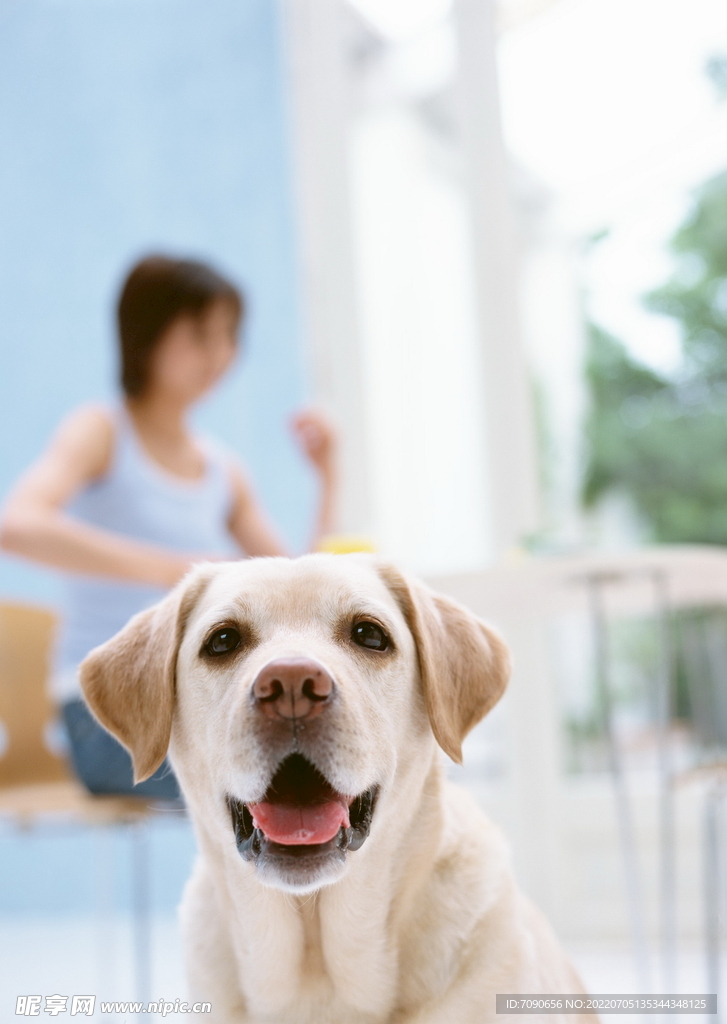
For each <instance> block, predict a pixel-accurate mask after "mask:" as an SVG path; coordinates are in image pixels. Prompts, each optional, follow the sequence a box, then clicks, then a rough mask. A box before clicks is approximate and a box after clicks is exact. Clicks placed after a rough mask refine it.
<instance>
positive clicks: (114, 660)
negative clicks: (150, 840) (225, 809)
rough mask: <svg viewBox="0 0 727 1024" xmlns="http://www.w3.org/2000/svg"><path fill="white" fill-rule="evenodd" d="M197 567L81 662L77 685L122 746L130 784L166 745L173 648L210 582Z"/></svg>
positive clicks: (155, 763)
mask: <svg viewBox="0 0 727 1024" xmlns="http://www.w3.org/2000/svg"><path fill="white" fill-rule="evenodd" d="M210 575H211V570H210V567H209V566H200V567H199V568H198V569H196V570H193V571H192V572H191V573H190V574H189V575H188V576H186V577H185V578H184V579H183V580H182V582H181V583H179V584H178V585H177V586H176V587H175V588H174V590H173V591H172V592H171V593H170V594H169V595H168V596H167V597H165V598H164V600H163V601H160V602H159V604H156V605H154V607H153V608H149V609H148V610H147V611H143V612H140V613H139V614H138V615H135V616H134V617H133V618H132V619H130V620H129V622H128V623H127V624H126V626H124V628H123V629H122V630H121V632H119V633H117V634H116V636H114V637H112V638H111V639H110V640H108V641H107V642H106V643H105V644H101V646H100V647H95V648H94V649H93V650H92V651H91V653H90V654H89V655H88V656H87V657H86V658H85V660H84V661H83V662H82V664H81V668H80V676H81V687H82V689H83V693H84V695H85V697H86V701H87V702H88V705H89V707H90V708H91V711H93V713H94V715H95V716H96V718H97V719H98V720H99V722H100V723H101V725H103V726H104V727H105V728H106V729H108V731H109V732H110V733H112V734H113V735H114V736H115V737H116V739H117V740H119V742H120V743H123V745H124V746H125V747H126V749H127V750H128V751H129V753H130V754H131V756H132V759H133V762H134V782H135V783H137V782H143V781H144V779H148V778H149V776H150V775H153V773H154V772H155V771H156V770H157V768H158V767H159V765H160V764H161V763H162V761H163V760H164V758H165V756H166V753H167V748H168V746H169V736H170V733H171V729H172V716H173V713H174V691H175V679H176V666H177V652H178V651H179V645H180V643H181V641H182V636H183V634H184V628H185V625H186V621H187V618H188V617H189V614H190V612H191V611H192V608H193V607H194V605H195V604H196V602H197V600H198V599H199V597H200V595H201V594H202V592H203V591H204V589H205V587H206V586H207V584H208V582H209V580H210Z"/></svg>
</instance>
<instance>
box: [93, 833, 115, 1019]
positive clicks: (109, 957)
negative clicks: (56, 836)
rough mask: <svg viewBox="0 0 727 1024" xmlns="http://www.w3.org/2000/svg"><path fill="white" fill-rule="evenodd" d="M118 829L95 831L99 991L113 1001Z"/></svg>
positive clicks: (95, 894)
mask: <svg viewBox="0 0 727 1024" xmlns="http://www.w3.org/2000/svg"><path fill="white" fill-rule="evenodd" d="M114 834H115V830H114V829H113V828H111V827H108V826H103V825H99V826H98V827H96V828H95V829H94V830H93V851H94V888H95V893H94V917H95V926H96V927H95V931H96V950H95V952H96V989H97V991H98V993H99V997H100V998H101V999H107V1000H108V999H112V998H113V995H114V987H115V977H114V974H115V965H116V948H115V947H116V942H115V939H116V934H115V929H114V921H113V912H114V870H113V854H114V845H113V839H114Z"/></svg>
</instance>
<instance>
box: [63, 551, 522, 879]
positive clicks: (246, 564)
mask: <svg viewBox="0 0 727 1024" xmlns="http://www.w3.org/2000/svg"><path fill="white" fill-rule="evenodd" d="M508 670H509V661H508V656H507V652H506V649H505V647H504V645H503V643H502V641H501V640H500V639H499V637H498V636H497V635H496V634H495V633H493V632H492V631H491V630H490V629H489V628H488V627H487V626H485V625H484V623H482V622H480V621H479V620H478V619H476V618H475V617H474V616H473V615H472V614H471V613H470V612H468V611H466V610H465V609H464V608H461V607H460V606H459V605H457V604H455V603H454V602H453V601H450V600H449V599H448V598H444V597H441V596H439V595H437V594H434V593H433V592H432V591H430V590H428V589H427V588H425V587H424V586H423V585H422V584H420V583H417V582H414V581H410V580H407V579H406V578H405V577H404V576H402V575H401V574H400V573H399V572H398V571H397V570H396V569H394V568H393V567H392V566H390V565H387V564H384V563H382V562H380V561H379V560H378V559H376V558H372V557H371V556H360V555H345V556H342V555H308V556H305V557H303V558H300V559H297V560H288V559H284V558H270V559H252V560H249V561H242V562H233V563H224V564H215V565H201V566H199V567H197V568H196V569H194V570H193V571H192V572H191V573H190V574H189V575H188V576H187V578H186V579H185V580H183V581H182V582H181V583H180V584H179V585H178V586H177V587H176V589H175V590H174V591H172V593H171V594H170V595H169V596H168V597H167V598H166V599H165V600H164V601H162V602H161V603H160V604H158V605H156V606H155V607H154V608H151V609H150V610H149V611H146V612H142V613H141V614H139V615H137V616H135V617H134V618H133V619H132V620H131V621H130V622H129V624H128V625H127V626H126V627H125V628H124V629H123V630H122V631H121V632H120V633H119V634H117V636H115V637H114V638H113V639H112V640H109V641H108V643H106V644H104V645H103V646H101V647H98V648H96V649H95V650H94V651H92V652H91V654H90V655H89V656H88V658H87V659H86V660H85V662H84V663H83V665H82V668H81V681H82V685H83V689H84V693H85V695H86V699H87V701H88V703H89V705H90V707H91V709H92V710H93V712H94V713H95V715H96V717H97V718H98V719H99V721H100V722H101V723H102V724H103V725H104V726H105V727H106V728H107V729H108V730H109V731H110V732H112V733H113V734H114V735H115V736H116V737H117V738H118V739H119V740H120V741H121V742H122V743H123V744H124V745H125V746H126V747H127V748H128V750H129V751H130V752H131V755H132V757H133V760H134V770H135V777H136V780H137V781H141V780H142V779H145V778H147V777H148V776H149V775H151V774H152V772H154V771H155V770H156V768H158V767H159V765H160V764H161V762H162V761H163V759H164V756H165V754H166V753H167V748H168V747H170V741H171V748H170V749H171V754H172V760H173V764H174V767H175V770H176V772H177V774H178V776H179V778H180V782H181V783H182V788H183V789H184V791H185V794H186V796H187V798H188V800H189V801H190V803H191V806H192V809H193V812H195V813H196V812H199V810H200V807H201V806H202V805H203V813H204V818H205V820H206V821H213V822H215V823H216V826H215V827H217V828H218V829H224V841H229V843H230V844H232V842H233V837H234V840H235V841H236V842H237V846H238V849H239V851H240V853H241V854H242V856H243V857H244V858H245V859H246V860H249V861H250V862H251V863H252V864H253V865H254V867H255V869H256V871H257V874H258V876H259V878H260V879H261V881H263V882H265V883H266V884H268V885H272V886H276V887H278V888H283V889H288V890H291V891H295V892H305V891H310V890H313V889H317V888H320V887H321V886H322V885H326V884H328V883H330V882H333V881H335V880H336V879H337V878H339V877H340V876H341V875H342V873H343V872H344V871H345V869H346V862H347V857H348V856H349V855H351V854H352V853H353V852H354V851H356V850H357V849H358V848H359V847H360V846H362V845H363V843H364V841H365V840H366V838H367V836H368V834H369V830H370V829H372V828H373V829H374V831H375V830H376V828H377V826H378V825H379V819H384V820H385V819H386V808H387V805H388V807H389V809H390V814H389V817H390V816H391V808H392V807H394V806H395V804H396V798H397V795H398V796H399V799H400V796H401V792H402V791H403V788H405V787H409V788H411V787H413V789H414V790H416V786H417V785H418V786H419V787H421V785H422V783H423V775H425V774H426V772H427V769H428V765H429V764H430V763H431V760H432V754H433V750H434V742H433V738H432V737H433V736H434V738H436V740H437V742H438V743H439V745H440V746H441V747H442V749H443V750H444V751H445V752H446V753H447V754H449V756H450V757H452V758H453V759H455V760H460V758H461V744H462V740H463V738H464V737H465V735H466V734H467V733H468V732H469V730H470V729H471V728H472V727H473V726H474V725H475V724H476V723H477V722H478V721H479V720H480V719H481V718H482V717H483V715H485V714H486V713H487V711H489V709H490V708H491V707H492V706H493V704H494V703H495V702H496V701H497V700H498V698H499V697H500V695H501V694H502V692H503V690H504V688H505V685H506V682H507V677H508ZM397 813H401V812H400V811H399V812H397ZM389 824H391V822H389ZM354 856H355V853H354Z"/></svg>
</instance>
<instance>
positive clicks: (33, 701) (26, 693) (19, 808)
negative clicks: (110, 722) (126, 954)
mask: <svg viewBox="0 0 727 1024" xmlns="http://www.w3.org/2000/svg"><path fill="white" fill-rule="evenodd" d="M55 626H56V620H55V616H54V615H53V614H52V613H51V612H49V611H47V610H45V609H43V608H37V607H33V606H30V605H19V604H4V603H0V821H2V820H3V819H4V820H6V821H10V822H14V823H15V824H16V825H18V826H20V827H21V828H28V827H32V826H34V825H36V824H41V823H42V822H43V821H47V820H48V819H51V818H52V819H54V820H58V819H59V818H60V819H65V820H68V821H71V822H77V823H79V824H82V825H92V826H111V825H125V826H132V827H131V829H130V832H131V836H132V839H133V841H134V843H135V856H134V880H133V889H134V936H135V939H134V947H135V956H134V960H135V973H136V988H137V994H136V998H137V999H139V1000H141V1001H145V1002H146V1001H148V998H149V994H148V993H149V987H150V986H149V980H150V969H149V961H150V957H149V952H150V941H149V940H150V930H149V927H150V921H149V906H148V888H149V887H148V864H147V863H146V856H145V848H146V843H145V836H144V833H145V831H146V829H145V828H144V823H145V822H146V821H147V819H148V818H149V815H150V813H151V812H152V810H153V805H152V803H151V802H150V801H148V800H144V799H142V798H139V797H123V796H92V795H91V794H89V793H88V792H87V791H86V790H85V789H84V787H83V786H82V785H81V784H80V783H79V782H78V781H77V780H76V779H75V778H74V777H73V774H72V771H71V769H70V768H69V766H68V763H67V762H66V761H65V760H64V759H63V758H62V757H60V756H59V755H58V754H56V753H54V752H53V751H52V750H51V749H50V747H49V745H48V742H47V736H48V734H49V731H50V729H51V728H52V725H53V720H54V717H55V709H54V707H53V705H52V703H51V701H50V700H49V698H48V695H47V693H46V684H47V679H48V671H49V662H50V652H51V645H52V642H53V634H54V632H55Z"/></svg>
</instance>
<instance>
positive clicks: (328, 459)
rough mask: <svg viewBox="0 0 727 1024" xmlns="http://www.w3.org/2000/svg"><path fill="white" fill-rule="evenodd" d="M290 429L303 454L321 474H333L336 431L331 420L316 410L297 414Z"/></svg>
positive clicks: (307, 410)
mask: <svg viewBox="0 0 727 1024" xmlns="http://www.w3.org/2000/svg"><path fill="white" fill-rule="evenodd" d="M290 428H291V431H292V432H293V435H294V437H295V439H296V440H297V442H298V444H299V445H300V448H301V450H302V451H303V454H304V455H305V456H306V458H307V459H308V460H309V461H310V462H312V463H313V465H314V466H315V468H316V469H317V470H318V472H319V473H321V474H323V475H329V474H331V473H333V470H334V468H335V458H336V431H335V429H334V427H333V426H332V424H331V423H330V422H329V420H327V419H326V417H325V416H324V415H323V414H322V413H320V412H318V411H317V410H315V409H305V410H303V411H302V412H299V413H296V414H295V416H293V417H292V419H291V421H290Z"/></svg>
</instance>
